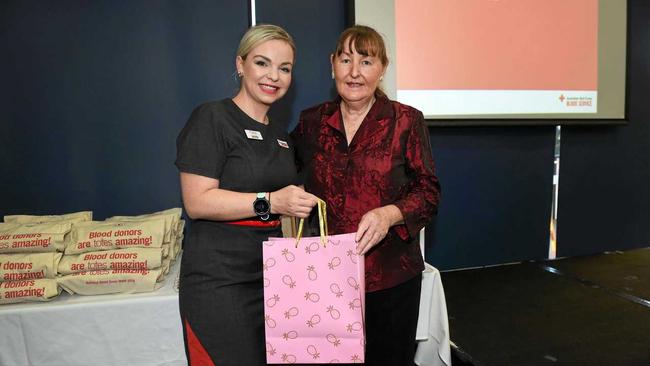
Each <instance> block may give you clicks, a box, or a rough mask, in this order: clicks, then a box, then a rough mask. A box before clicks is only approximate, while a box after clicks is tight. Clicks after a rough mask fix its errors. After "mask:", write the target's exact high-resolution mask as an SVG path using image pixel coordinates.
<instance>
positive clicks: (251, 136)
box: [244, 130, 264, 140]
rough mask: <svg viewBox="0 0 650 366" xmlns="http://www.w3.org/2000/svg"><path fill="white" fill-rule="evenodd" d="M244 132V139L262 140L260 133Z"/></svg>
mask: <svg viewBox="0 0 650 366" xmlns="http://www.w3.org/2000/svg"><path fill="white" fill-rule="evenodd" d="M244 132H246V137H248V138H249V139H251V140H264V139H263V138H262V134H261V133H260V131H253V130H244Z"/></svg>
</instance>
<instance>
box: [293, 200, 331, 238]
mask: <svg viewBox="0 0 650 366" xmlns="http://www.w3.org/2000/svg"><path fill="white" fill-rule="evenodd" d="M316 206H317V207H318V227H319V229H320V241H321V243H323V247H325V246H326V244H327V235H328V234H327V204H326V203H325V201H323V200H322V199H320V198H319V199H318V201H317V204H316ZM304 224H305V219H300V223H299V224H298V233H297V234H296V248H298V243H300V238H302V228H303V226H304Z"/></svg>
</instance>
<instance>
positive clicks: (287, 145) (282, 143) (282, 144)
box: [278, 139, 289, 149]
mask: <svg viewBox="0 0 650 366" xmlns="http://www.w3.org/2000/svg"><path fill="white" fill-rule="evenodd" d="M278 145H280V146H282V147H284V148H285V149H288V148H289V144H287V142H286V141H282V140H280V139H278Z"/></svg>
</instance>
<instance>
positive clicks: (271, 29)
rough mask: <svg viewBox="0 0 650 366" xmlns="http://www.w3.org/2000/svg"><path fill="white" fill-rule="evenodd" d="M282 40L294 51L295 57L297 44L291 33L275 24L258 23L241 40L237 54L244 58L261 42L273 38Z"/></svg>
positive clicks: (294, 55)
mask: <svg viewBox="0 0 650 366" xmlns="http://www.w3.org/2000/svg"><path fill="white" fill-rule="evenodd" d="M276 39H277V40H280V41H285V42H287V44H288V45H289V46H291V50H292V51H293V58H294V60H295V58H296V45H295V44H294V43H293V38H291V36H290V35H289V33H288V32H287V31H286V30H284V29H282V28H281V27H278V26H277V25H273V24H258V25H255V26H252V27H250V28H249V29H248V30H247V31H246V33H244V36H243V37H242V38H241V41H239V48H237V56H239V57H241V58H242V59H243V60H245V59H246V56H248V53H249V52H250V51H251V50H252V49H253V48H255V47H257V46H258V45H259V44H261V43H264V42H266V41H271V40H276Z"/></svg>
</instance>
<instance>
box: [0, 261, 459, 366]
mask: <svg viewBox="0 0 650 366" xmlns="http://www.w3.org/2000/svg"><path fill="white" fill-rule="evenodd" d="M179 267H180V257H179V259H177V260H176V263H174V265H173V266H172V268H171V269H170V273H169V274H168V275H167V277H166V279H165V282H164V283H163V286H162V287H161V288H160V289H159V290H157V291H155V292H151V293H141V294H128V295H98V296H79V295H69V294H67V293H62V294H61V295H60V296H59V297H57V298H55V299H54V300H52V301H50V302H48V303H23V304H11V305H3V306H1V307H0V332H1V334H0V350H1V351H0V366H76V365H79V366H82V365H83V366H85V365H90V364H92V365H97V366H123V365H129V366H159V365H160V366H162V365H165V366H186V365H187V362H186V360H185V353H184V350H183V334H182V328H181V322H180V319H179V313H178V289H177V284H178V281H177V278H178V273H179ZM417 341H418V350H417V353H416V357H415V362H416V364H418V365H420V366H445V365H447V366H448V365H450V364H451V361H450V360H451V356H450V350H449V326H448V323H447V307H446V305H445V297H444V291H443V288H442V283H441V281H440V274H439V272H438V270H437V269H435V268H434V267H432V266H430V265H428V264H427V265H426V269H425V271H424V273H423V280H422V301H421V303H420V320H419V322H418V332H417Z"/></svg>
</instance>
